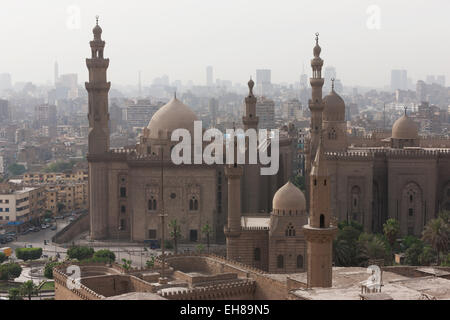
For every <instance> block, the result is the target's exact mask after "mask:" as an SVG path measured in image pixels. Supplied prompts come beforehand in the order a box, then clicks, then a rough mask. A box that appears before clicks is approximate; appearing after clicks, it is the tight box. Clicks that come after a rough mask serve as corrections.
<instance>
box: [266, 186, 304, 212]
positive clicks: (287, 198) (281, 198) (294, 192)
mask: <svg viewBox="0 0 450 320" xmlns="http://www.w3.org/2000/svg"><path fill="white" fill-rule="evenodd" d="M273 210H274V211H275V210H306V200H305V195H304V194H303V192H302V191H301V190H300V189H299V188H297V187H296V186H294V185H293V184H292V182H290V181H289V182H288V183H286V184H285V185H284V186H282V187H281V188H280V189H279V190H278V191H277V192H276V193H275V195H274V197H273Z"/></svg>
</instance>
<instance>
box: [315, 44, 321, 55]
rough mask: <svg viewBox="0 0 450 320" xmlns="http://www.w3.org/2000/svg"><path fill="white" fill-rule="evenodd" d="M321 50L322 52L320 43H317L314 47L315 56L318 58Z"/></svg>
mask: <svg viewBox="0 0 450 320" xmlns="http://www.w3.org/2000/svg"><path fill="white" fill-rule="evenodd" d="M320 52H322V48H321V47H320V46H319V44H316V46H315V47H314V49H313V54H314V57H316V58H318V57H320Z"/></svg>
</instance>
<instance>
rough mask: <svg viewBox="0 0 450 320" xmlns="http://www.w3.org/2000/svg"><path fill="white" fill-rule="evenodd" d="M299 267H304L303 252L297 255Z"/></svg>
mask: <svg viewBox="0 0 450 320" xmlns="http://www.w3.org/2000/svg"><path fill="white" fill-rule="evenodd" d="M297 268H298V269H303V256H302V255H301V254H299V255H298V256H297Z"/></svg>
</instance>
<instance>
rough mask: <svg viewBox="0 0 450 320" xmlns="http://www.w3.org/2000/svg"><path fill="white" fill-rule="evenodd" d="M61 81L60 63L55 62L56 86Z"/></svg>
mask: <svg viewBox="0 0 450 320" xmlns="http://www.w3.org/2000/svg"><path fill="white" fill-rule="evenodd" d="M58 81H59V67H58V62H57V61H55V67H54V83H55V86H56V85H57V83H58Z"/></svg>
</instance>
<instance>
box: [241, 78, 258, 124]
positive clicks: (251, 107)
mask: <svg viewBox="0 0 450 320" xmlns="http://www.w3.org/2000/svg"><path fill="white" fill-rule="evenodd" d="M254 86H255V83H254V82H253V80H252V79H251V78H250V81H249V82H248V88H249V93H248V97H246V98H245V115H244V116H243V117H242V123H243V124H244V129H245V130H247V129H249V128H253V129H255V130H257V129H258V117H257V116H256V97H255V96H254V94H253V87H254Z"/></svg>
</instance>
